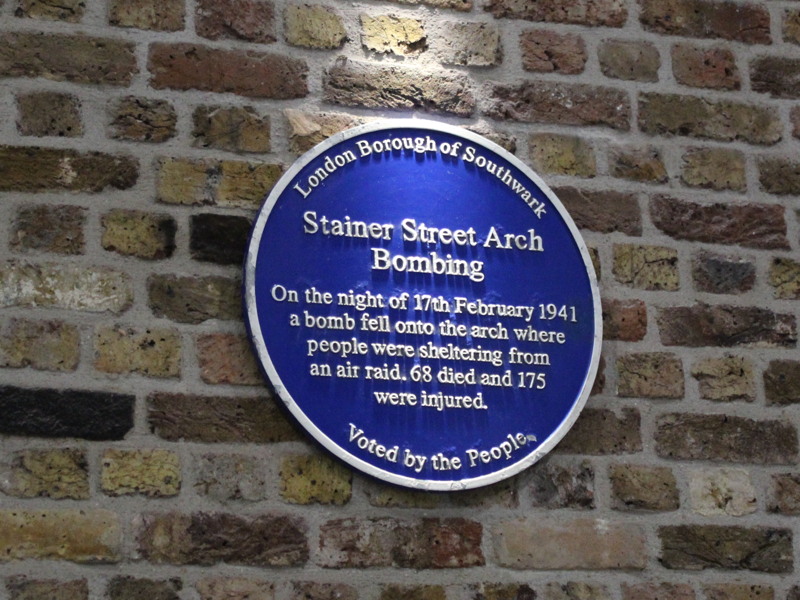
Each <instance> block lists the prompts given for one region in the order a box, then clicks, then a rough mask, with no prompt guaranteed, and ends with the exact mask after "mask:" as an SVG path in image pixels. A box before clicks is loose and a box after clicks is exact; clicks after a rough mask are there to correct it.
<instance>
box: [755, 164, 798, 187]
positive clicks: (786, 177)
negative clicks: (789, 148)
mask: <svg viewBox="0 0 800 600" xmlns="http://www.w3.org/2000/svg"><path fill="white" fill-rule="evenodd" d="M758 182H759V183H760V184H761V188H762V189H763V190H764V191H765V192H769V193H770V194H776V195H778V196H785V195H796V194H797V193H798V192H800V163H797V162H795V161H793V160H791V159H790V158H782V157H766V158H763V159H761V160H759V161H758Z"/></svg>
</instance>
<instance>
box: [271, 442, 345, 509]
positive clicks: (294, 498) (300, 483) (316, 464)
mask: <svg viewBox="0 0 800 600" xmlns="http://www.w3.org/2000/svg"><path fill="white" fill-rule="evenodd" d="M280 478H281V497H282V498H283V499H284V500H286V501H287V502H290V503H292V504H334V505H342V504H347V503H348V502H349V501H350V497H351V496H352V494H353V487H352V481H353V474H352V473H351V472H350V470H349V469H347V468H345V467H344V466H343V465H341V464H340V463H338V462H334V460H333V459H331V458H329V457H327V456H321V455H318V454H315V455H306V454H294V455H290V456H286V457H284V459H283V462H282V464H281V472H280Z"/></svg>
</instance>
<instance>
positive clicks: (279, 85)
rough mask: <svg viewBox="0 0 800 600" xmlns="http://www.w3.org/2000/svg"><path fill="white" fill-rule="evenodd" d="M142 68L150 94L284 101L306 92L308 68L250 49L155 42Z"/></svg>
mask: <svg viewBox="0 0 800 600" xmlns="http://www.w3.org/2000/svg"><path fill="white" fill-rule="evenodd" d="M147 68H148V70H149V71H150V73H151V74H152V77H151V79H150V85H151V86H152V87H153V88H155V89H173V90H200V91H204V92H218V93H230V94H238V95H239V96H246V97H249V98H274V99H280V100H285V99H289V98H302V97H304V96H305V95H306V94H307V93H308V85H307V83H306V75H307V70H308V67H307V65H306V63H305V62H304V61H302V60H300V59H296V58H291V57H288V56H283V55H279V54H268V53H264V52H256V51H253V50H250V51H245V50H223V49H220V48H211V47H209V46H201V45H197V44H189V43H175V44H167V43H155V44H152V45H151V46H150V53H149V56H148V63H147Z"/></svg>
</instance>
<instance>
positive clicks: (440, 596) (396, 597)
mask: <svg viewBox="0 0 800 600" xmlns="http://www.w3.org/2000/svg"><path fill="white" fill-rule="evenodd" d="M378 598H379V600H445V599H446V598H447V595H446V591H445V587H444V586H442V585H409V584H405V585H401V584H396V583H391V584H385V585H382V586H381V595H380V596H379V597H378Z"/></svg>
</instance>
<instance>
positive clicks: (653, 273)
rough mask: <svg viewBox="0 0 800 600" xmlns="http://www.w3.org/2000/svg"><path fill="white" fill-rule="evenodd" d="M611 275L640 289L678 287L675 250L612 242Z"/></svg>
mask: <svg viewBox="0 0 800 600" xmlns="http://www.w3.org/2000/svg"><path fill="white" fill-rule="evenodd" d="M614 277H615V278H616V280H617V281H619V282H620V283H623V284H625V285H629V286H631V287H634V288H638V289H641V290H668V291H675V290H677V289H678V288H680V275H679V273H678V252H677V251H676V250H675V249H674V248H667V247H664V246H636V245H633V244H615V245H614Z"/></svg>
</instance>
